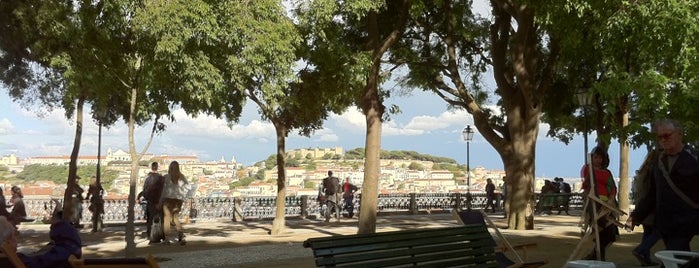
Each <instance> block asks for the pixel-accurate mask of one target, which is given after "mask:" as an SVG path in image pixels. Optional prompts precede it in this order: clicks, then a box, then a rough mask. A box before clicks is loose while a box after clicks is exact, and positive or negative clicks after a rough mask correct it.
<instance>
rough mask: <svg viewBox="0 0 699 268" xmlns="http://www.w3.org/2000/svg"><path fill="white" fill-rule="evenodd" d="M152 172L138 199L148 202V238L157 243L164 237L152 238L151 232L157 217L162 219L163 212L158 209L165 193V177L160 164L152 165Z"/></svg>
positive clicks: (146, 212) (146, 210)
mask: <svg viewBox="0 0 699 268" xmlns="http://www.w3.org/2000/svg"><path fill="white" fill-rule="evenodd" d="M150 167H151V171H150V172H149V173H148V177H146V180H145V181H144V182H143V190H142V191H141V192H140V193H139V194H138V197H137V199H140V198H143V199H144V200H145V201H146V206H145V214H146V234H145V235H146V237H148V238H149V239H150V243H157V242H159V241H160V239H161V238H162V237H160V235H157V236H153V237H152V238H151V230H152V228H153V219H154V217H155V216H156V215H157V216H159V217H162V215H161V214H162V211H160V210H159V209H158V202H159V201H160V196H161V195H162V193H163V176H162V175H160V173H159V172H158V162H153V163H151V164H150ZM158 233H160V230H158Z"/></svg>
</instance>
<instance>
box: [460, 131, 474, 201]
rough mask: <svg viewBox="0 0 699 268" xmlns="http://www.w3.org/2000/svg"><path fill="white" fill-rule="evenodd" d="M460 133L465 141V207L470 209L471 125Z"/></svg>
mask: <svg viewBox="0 0 699 268" xmlns="http://www.w3.org/2000/svg"><path fill="white" fill-rule="evenodd" d="M461 134H462V135H463V136H464V140H465V141H466V187H468V188H466V208H467V209H468V210H469V211H470V210H471V200H472V198H471V163H470V158H471V153H470V151H471V148H470V147H469V146H470V143H471V140H472V139H473V129H472V128H471V125H466V127H465V128H464V130H463V131H461Z"/></svg>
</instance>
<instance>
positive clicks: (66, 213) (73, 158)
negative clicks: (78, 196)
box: [63, 94, 86, 222]
mask: <svg viewBox="0 0 699 268" xmlns="http://www.w3.org/2000/svg"><path fill="white" fill-rule="evenodd" d="M85 98H86V97H85V95H84V94H83V95H81V96H80V98H79V99H78V103H77V107H76V110H75V139H74V140H73V151H72V152H71V153H70V164H69V165H68V182H67V185H66V191H65V193H64V194H63V219H64V220H67V221H70V222H73V217H75V216H76V215H75V212H76V211H75V209H76V208H75V207H74V206H73V192H74V191H75V190H74V188H75V187H74V185H75V182H76V177H77V175H78V155H79V154H80V140H81V138H82V133H83V106H84V105H85Z"/></svg>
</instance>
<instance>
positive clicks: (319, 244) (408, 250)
mask: <svg viewBox="0 0 699 268" xmlns="http://www.w3.org/2000/svg"><path fill="white" fill-rule="evenodd" d="M303 246H304V247H306V248H311V249H312V250H313V255H314V257H315V263H316V266H317V267H362V268H370V267H406V266H420V267H455V266H459V267H499V265H498V262H497V261H496V259H495V248H494V247H493V245H492V237H491V235H490V233H489V232H488V230H487V228H486V226H484V225H478V224H471V225H463V226H456V227H443V228H425V229H410V230H400V231H389V232H379V233H374V234H355V235H341V236H330V237H319V238H310V239H308V240H306V241H305V242H304V243H303Z"/></svg>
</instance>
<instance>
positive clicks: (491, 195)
mask: <svg viewBox="0 0 699 268" xmlns="http://www.w3.org/2000/svg"><path fill="white" fill-rule="evenodd" d="M485 197H486V200H485V208H484V209H483V210H488V207H490V212H495V184H493V180H492V179H487V180H486V184H485Z"/></svg>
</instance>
